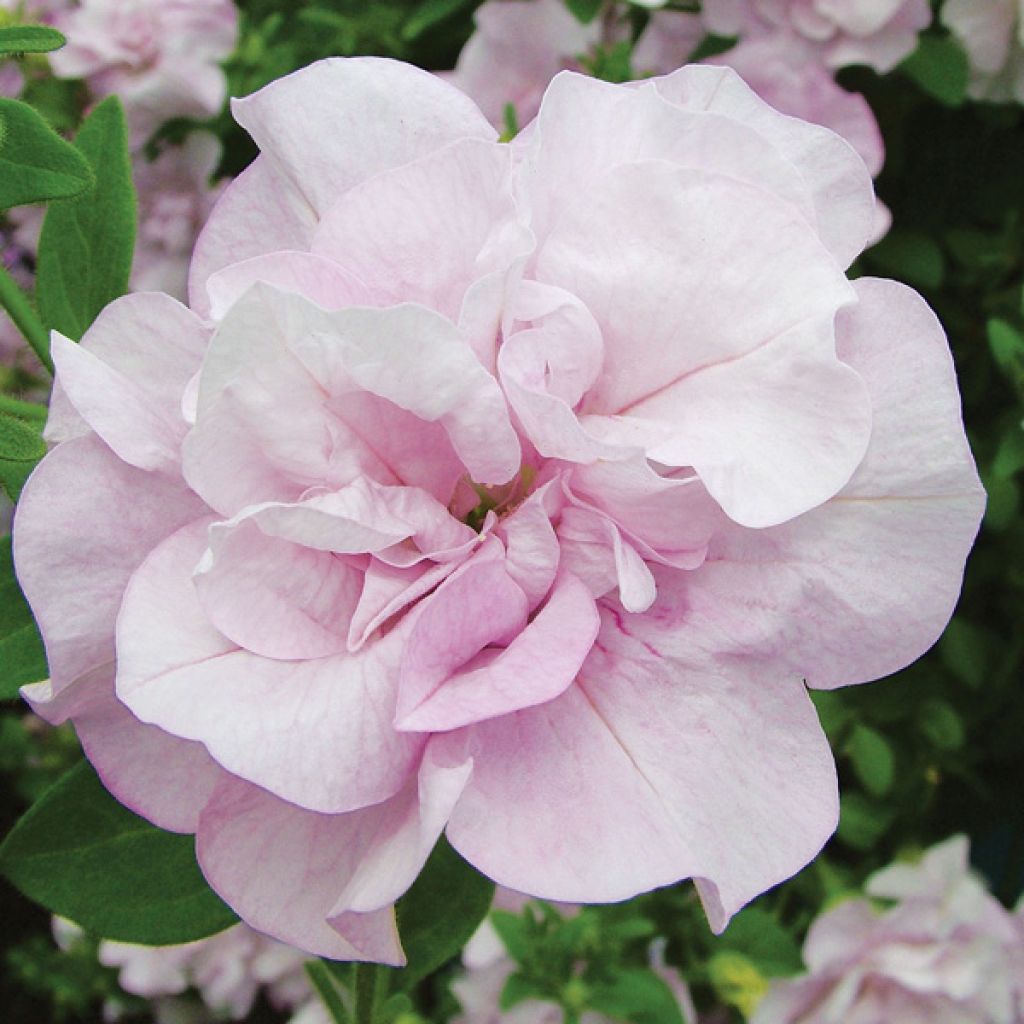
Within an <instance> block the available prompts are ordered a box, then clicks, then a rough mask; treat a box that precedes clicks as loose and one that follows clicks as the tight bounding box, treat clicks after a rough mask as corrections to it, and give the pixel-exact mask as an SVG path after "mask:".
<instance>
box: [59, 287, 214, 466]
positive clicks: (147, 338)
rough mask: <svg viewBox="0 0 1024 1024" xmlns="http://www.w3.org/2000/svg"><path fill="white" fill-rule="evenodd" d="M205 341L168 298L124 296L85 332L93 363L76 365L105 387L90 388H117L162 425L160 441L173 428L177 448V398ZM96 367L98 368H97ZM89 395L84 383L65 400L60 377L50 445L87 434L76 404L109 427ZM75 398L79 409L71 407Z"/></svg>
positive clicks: (197, 324) (194, 320)
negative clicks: (168, 429) (100, 418)
mask: <svg viewBox="0 0 1024 1024" xmlns="http://www.w3.org/2000/svg"><path fill="white" fill-rule="evenodd" d="M209 340H210V332H209V330H207V329H206V328H205V327H204V326H203V325H202V323H201V321H200V320H199V318H198V317H197V316H196V315H195V314H194V313H193V312H192V311H191V310H190V309H188V308H187V307H185V306H183V305H181V303H180V302H176V301H175V300H174V299H172V298H170V297H169V296H166V295H159V294H154V293H140V294H135V295H125V296H122V297H121V298H120V299H118V300H117V301H116V302H112V303H111V304H110V305H109V306H107V307H106V308H105V309H104V310H103V311H102V312H101V313H100V314H99V316H98V317H97V318H96V320H95V321H94V322H93V324H92V326H91V327H90V328H89V330H88V331H86V332H85V336H84V337H83V338H82V341H81V344H80V347H81V349H82V350H83V351H85V352H87V353H88V354H89V356H91V357H93V358H92V359H80V360H79V362H80V363H81V364H82V367H81V369H82V371H83V372H86V373H89V374H91V375H100V376H102V378H103V380H105V381H106V385H101V383H100V381H99V380H96V381H94V382H93V384H94V385H95V387H96V388H99V389H100V391H101V394H102V393H104V392H105V390H106V386H107V385H109V386H114V387H118V388H119V390H121V391H122V392H126V395H125V397H126V399H127V400H128V401H134V402H136V403H142V404H143V405H144V406H146V407H147V408H148V410H149V412H148V416H149V417H150V418H151V419H152V420H153V421H154V422H155V423H156V424H162V425H164V426H162V427H159V428H158V430H159V436H161V437H162V436H164V435H166V433H167V430H166V429H165V427H167V428H171V433H172V434H173V438H174V440H175V441H176V442H179V443H180V440H181V436H182V435H183V434H184V430H185V424H184V422H183V420H182V416H181V396H182V393H183V391H184V390H185V386H186V384H187V383H188V381H189V378H191V377H192V376H193V374H195V372H196V370H198V369H199V364H200V362H201V361H202V358H203V354H204V353H205V351H206V346H207V345H208V344H209ZM73 355H75V353H72V356H73ZM55 356H57V353H55ZM96 361H98V362H99V363H101V364H102V365H101V366H95V362H96ZM90 367H91V369H90ZM69 372H70V370H69ZM93 390H94V387H93V386H92V385H88V384H86V383H84V381H83V383H82V385H81V386H80V387H77V388H76V389H75V395H74V396H70V397H69V395H67V394H66V393H65V389H64V382H63V381H62V380H61V379H60V375H58V379H57V381H56V383H55V384H54V390H53V396H52V398H51V400H50V415H49V419H48V421H47V425H46V433H45V437H46V439H47V440H48V441H66V440H70V439H71V438H72V437H78V436H81V435H82V434H83V433H84V432H85V425H84V421H83V420H82V418H81V414H80V412H78V411H76V409H75V406H76V404H77V403H85V404H88V405H89V406H90V408H91V409H92V411H93V412H94V413H96V414H97V415H104V416H105V419H106V420H107V422H110V420H111V419H112V417H113V415H114V414H111V413H106V414H104V413H103V412H102V411H101V410H100V409H99V408H98V405H99V404H100V403H99V401H98V400H97V398H96V396H95V395H94V394H93V393H92V392H93ZM128 395H130V396H131V398H128ZM74 398H77V403H76V401H72V399H74ZM143 415H147V414H146V413H143ZM129 432H130V431H129ZM123 433H124V432H123V431H122V434H123ZM124 440H126V441H128V440H129V438H124ZM108 443H110V442H109V441H108ZM140 468H147V467H140Z"/></svg>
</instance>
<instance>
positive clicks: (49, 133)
mask: <svg viewBox="0 0 1024 1024" xmlns="http://www.w3.org/2000/svg"><path fill="white" fill-rule="evenodd" d="M94 181H95V179H94V177H93V173H92V169H91V168H90V167H89V164H88V161H86V159H85V158H84V157H83V156H82V154H81V153H79V152H78V150H77V149H75V147H74V146H72V145H71V143H70V142H65V141H64V140H63V139H62V138H61V137H60V136H59V135H58V134H57V133H56V132H55V131H54V130H53V129H52V128H51V127H50V126H49V125H48V124H47V123H46V122H45V121H44V120H43V119H42V117H40V116H39V114H37V113H36V112H35V111H34V110H33V109H32V108H31V107H30V106H29V105H28V104H27V103H21V102H20V101H18V100H12V99H6V98H0V210H9V209H10V208H11V207H12V206H23V205H25V204H26V203H43V202H46V201H47V200H48V199H68V198H70V197H71V196H77V195H80V194H81V193H83V192H85V191H86V190H87V189H88V188H90V187H91V186H92V185H93V183H94Z"/></svg>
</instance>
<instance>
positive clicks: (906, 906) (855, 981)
mask: <svg viewBox="0 0 1024 1024" xmlns="http://www.w3.org/2000/svg"><path fill="white" fill-rule="evenodd" d="M967 855H968V844H967V839H966V838H965V837H963V836H955V837H953V838H952V839H949V840H947V841H946V842H944V843H940V844H939V845H938V846H935V847H932V849H931V850H929V851H928V852H927V853H926V854H925V856H924V858H923V860H922V861H921V863H920V864H919V865H910V864H894V865H892V866H891V867H888V868H886V869H884V870H883V871H880V872H877V873H876V874H875V875H873V876H872V877H871V878H870V879H869V880H868V883H867V885H866V887H865V888H866V890H867V893H868V895H869V896H871V897H874V898H875V899H882V900H895V901H897V902H896V905H895V906H893V907H892V908H891V909H888V910H885V911H884V912H880V911H878V910H876V909H875V907H873V906H872V904H871V903H870V902H868V901H867V900H849V901H847V902H845V903H841V904H840V905H839V906H837V907H836V908H835V909H833V910H830V911H828V912H826V913H825V914H823V915H822V916H821V917H819V918H818V919H817V920H816V921H815V922H814V924H812V925H811V930H810V932H809V933H808V935H807V941H806V943H805V944H804V962H805V963H806V965H807V968H808V974H806V975H804V976H802V977H800V978H795V979H792V980H786V981H776V982H774V983H773V985H772V988H771V989H770V990H769V993H768V995H767V996H765V998H764V1000H763V1001H762V1003H761V1004H760V1005H759V1006H758V1008H757V1010H756V1012H755V1013H754V1016H753V1018H752V1020H751V1024H833V1022H838V1021H842V1022H843V1024H876V1022H879V1021H886V1022H888V1021H899V1022H900V1024H1015V1022H1016V1021H1019V1020H1021V1019H1022V1014H1024V937H1022V935H1021V933H1020V930H1019V929H1018V928H1017V927H1016V925H1015V922H1014V920H1013V918H1012V917H1011V915H1010V914H1009V913H1008V912H1007V911H1006V910H1005V908H1004V907H1003V906H1002V905H1001V904H1000V903H999V902H998V901H997V900H995V899H994V898H993V897H992V896H991V895H990V894H989V892H988V891H987V890H986V889H985V886H984V885H983V884H982V882H981V881H980V880H978V879H977V878H975V877H974V876H973V875H972V874H970V873H969V871H968V863H967Z"/></svg>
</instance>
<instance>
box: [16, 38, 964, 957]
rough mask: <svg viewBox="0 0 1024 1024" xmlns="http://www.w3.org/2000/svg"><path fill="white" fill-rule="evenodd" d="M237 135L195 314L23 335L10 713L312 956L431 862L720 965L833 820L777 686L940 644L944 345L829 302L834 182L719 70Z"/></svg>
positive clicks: (906, 318) (434, 83) (798, 715)
mask: <svg viewBox="0 0 1024 1024" xmlns="http://www.w3.org/2000/svg"><path fill="white" fill-rule="evenodd" d="M235 115H236V117H237V118H238V120H239V121H240V122H241V124H242V125H243V126H244V127H245V128H246V130H247V131H248V132H249V133H250V134H251V135H252V137H253V138H254V139H255V141H256V142H257V144H258V145H259V147H260V150H261V155H260V156H259V157H258V158H257V159H256V161H255V162H254V163H253V164H252V165H251V166H250V167H249V168H248V169H247V170H246V171H245V172H244V173H243V174H242V175H241V176H240V177H239V178H238V179H237V180H236V181H235V182H234V183H233V184H232V185H231V186H230V187H229V188H228V190H227V191H226V193H225V194H224V196H223V197H222V198H221V200H220V201H219V203H218V204H217V206H216V207H215V209H214V211H213V214H212V216H211V218H210V220H209V223H208V224H207V227H206V229H205V232H204V233H203V235H202V237H201V238H200V241H199V243H198V245H197V248H196V252H195V256H194V259H193V263H192V269H191V285H190V290H191V308H187V307H185V306H183V305H181V304H179V303H177V302H175V301H174V300H172V299H170V298H168V297H167V296H163V295H160V294H156V293H144V294H135V295H130V296H127V297H125V298H122V299H119V300H118V301H117V302H116V303H114V304H112V305H111V306H110V307H108V308H107V309H106V310H105V311H104V312H103V313H102V314H101V316H100V317H99V319H98V320H97V321H96V323H95V324H94V325H93V327H92V329H91V330H90V331H89V332H88V334H87V335H86V337H85V339H84V340H83V342H82V344H81V345H80V346H76V345H74V344H72V343H71V342H69V341H67V340H66V339H62V338H60V337H55V340H54V346H53V353H54V359H55V362H56V364H57V367H58V375H57V387H56V390H55V393H54V397H53V401H52V405H51V415H50V421H49V425H48V436H49V438H50V439H51V440H52V441H54V442H57V444H56V447H55V448H54V449H53V451H52V452H51V453H50V454H49V455H48V456H47V457H46V459H45V460H44V462H43V463H42V465H41V466H40V467H39V469H38V470H37V471H36V473H35V474H34V476H33V477H32V479H31V480H30V481H29V483H28V485H27V487H26V489H25V492H24V495H23V498H22V501H21V504H20V507H19V509H18V513H17V518H16V524H15V557H16V560H17V565H18V570H19V575H20V578H21V581H22V585H23V587H24V590H25V593H26V595H27V596H28V598H29V601H30V602H31V604H32V607H33V610H34V612H35V614H36V617H37V620H38V622H39V624H40V627H41V629H42V631H43V634H44V638H45V640H46V645H47V653H48V656H49V662H50V669H51V679H50V680H49V681H48V682H46V683H41V684H36V685H35V686H32V687H28V688H26V695H27V696H28V698H29V699H30V701H31V702H32V704H33V706H34V707H35V709H36V710H37V711H38V712H39V713H40V714H42V715H44V716H45V717H47V718H48V719H49V720H51V721H61V720H64V719H66V718H68V717H70V718H72V719H73V721H74V722H75V726H76V728H77V730H78V732H79V735H80V737H81V739H82V743H83V745H84V747H85V750H86V753H87V754H88V756H89V758H90V759H91V760H92V762H93V763H94V765H95V766H96V768H97V770H98V771H99V773H100V775H101V776H102V778H103V779H104V781H105V783H106V784H107V786H108V787H109V788H110V789H111V790H112V792H114V794H115V795H116V796H117V797H118V798H119V799H121V800H122V801H123V802H124V803H126V804H127V805H128V806H130V807H132V808H133V809H135V810H136V811H138V812H139V813H140V814H143V815H145V816H146V817H147V818H150V819H151V820H152V821H154V822H156V823H157V824H158V825H160V826H162V827H165V828H169V829H173V830H177V831H183V832H195V833H196V835H197V850H198V856H199V860H200V864H201V866H202V868H203V871H204V873H205V874H206V876H207V878H208V879H209V881H210V883H211V884H212V885H213V887H214V888H215V889H216V890H217V891H218V892H219V893H220V894H221V895H222V896H223V898H224V899H225V900H226V901H227V902H228V903H230V904H231V905H232V906H233V907H234V908H235V909H236V910H237V911H238V913H239V914H240V915H241V916H242V917H243V918H244V919H245V920H246V921H247V922H248V923H249V924H251V925H252V926H253V927H255V928H257V929H259V930H261V931H264V932H267V933H269V934H271V935H273V936H275V937H277V938H280V939H282V940H283V941H286V942H288V943H291V944H293V945H297V946H299V947H301V948H302V949H305V950H308V951H310V952H312V953H316V954H321V955H325V956H329V957H335V958H342V959H344V958H355V959H369V960H378V961H382V962H387V963H398V962H401V960H402V952H401V947H400V944H399V939H398V935H397V932H396V929H395V924H394V915H393V911H392V904H393V902H394V900H395V899H396V898H397V897H398V896H400V895H401V894H402V892H404V890H405V889H406V888H407V887H408V886H409V885H410V884H411V882H412V881H413V880H414V878H415V877H416V875H417V873H418V871H419V869H420V868H421V866H422V864H423V862H424V860H425V858H426V857H427V855H428V853H429V851H430V850H431V848H432V847H433V846H434V844H435V843H436V841H437V839H438V837H439V836H440V835H441V833H442V831H444V832H445V833H446V834H447V837H448V839H449V841H450V842H451V843H452V844H453V845H454V847H455V848H456V849H457V850H458V851H459V852H460V853H461V854H462V855H463V856H464V857H466V858H467V859H468V860H469V861H470V862H472V863H473V864H474V865H476V867H477V868H479V869H480V870H481V871H482V872H484V873H486V874H487V875H489V876H491V877H492V878H494V879H495V880H497V881H498V882H500V883H501V884H503V885H505V886H508V887H510V888H513V889H516V890H519V891H521V892H525V893H529V894H531V895H534V896H539V897H543V898H548V899H553V900H561V901H589V902H600V901H608V900H620V899H624V898H627V897H629V896H632V895H633V894H635V893H638V892H641V891H644V890H648V889H651V888H654V887H656V886H662V885H667V884H670V883H673V882H675V881H677V880H679V879H681V878H686V877H693V878H695V879H696V882H697V886H698V889H699V892H700V894H701V898H702V900H703V902H704V905H705V908H706V910H707V913H708V916H709V919H710V921H711V924H712V926H713V927H714V928H716V929H721V928H722V927H724V926H725V924H726V922H727V921H728V919H729V916H730V915H731V914H733V913H735V912H736V910H737V909H738V908H739V907H741V906H742V905H743V904H744V903H746V902H747V901H748V900H750V899H752V898H753V897H754V896H756V895H757V894H758V893H760V892H762V891H764V890H765V889H766V888H768V887H770V886H772V885H774V884H776V883H777V882H779V881H781V880H782V879H783V878H786V877H788V876H789V875H790V874H792V873H793V872H795V871H797V870H798V869H799V868H800V867H802V866H803V865H804V864H805V863H807V861H808V860H810V859H811V858H812V857H813V856H814V855H815V854H816V853H817V851H818V849H819V848H820V847H821V845H822V843H823V842H824V841H825V840H826V839H827V837H828V836H829V835H830V833H831V832H832V830H833V828H834V827H835V823H836V815H837V796H836V777H835V768H834V765H833V761H832V757H831V754H830V751H829V748H828V744H827V742H826V740H825V737H824V735H823V733H822V731H821V728H820V726H819V724H818V721H817V717H816V715H815V712H814V708H813V705H812V704H811V701H810V699H809V697H808V694H807V690H806V685H810V686H813V687H822V688H828V687H835V686H841V685H845V684H848V683H857V682H863V681H865V680H869V679H874V678H877V677H879V676H883V675H886V674H888V673H890V672H893V671H895V670H896V669H898V668H900V667H902V666H903V665H905V664H907V663H908V662H910V661H912V660H913V659H914V658H916V657H917V656H918V655H920V654H921V653H922V652H923V651H924V650H925V649H926V648H927V647H928V646H929V645H930V644H931V643H932V642H933V641H934V640H935V638H936V637H937V636H938V634H939V633H940V632H941V630H942V628H943V626H944V625H945V623H946V621H947V619H948V617H949V615H950V613H951V610H952V607H953V604H954V602H955V600H956V597H957V593H958V590H959V586H960V578H961V572H962V568H963V563H964V559H965V557H966V555H967V552H968V550H969V548H970V545H971V542H972V540H973V538H974V534H975V532H976V529H977V526H978V521H979V518H980V515H981V511H982V507H983V500H984V499H983V492H982V490H981V487H980V484H979V482H978V479H977V475H976V473H975V469H974V465H973V462H972V459H971V456H970V452H969V450H968V447H967V443H966V440H965V438H964V433H963V427H962V425H961V421H960V411H959V397H958V393H957V388H956V382H955V377H954V373H953V366H952V363H951V360H950V355H949V350H948V348H947V345H946V341H945V338H944V336H943V333H942V330H941V328H940V326H939V324H938V322H937V320H936V319H935V317H934V315H933V314H932V313H931V311H930V310H929V309H928V308H927V307H926V305H925V304H924V303H923V301H922V300H921V299H920V298H919V297H918V296H917V295H916V294H915V293H914V292H912V291H910V290H909V289H907V288H905V287H903V286H901V285H898V284H895V283H893V282H888V281H881V280H863V279H862V280H859V281H857V282H855V283H852V284H851V283H850V282H849V281H848V280H847V278H846V276H845V274H844V270H845V268H846V267H847V266H848V265H849V263H850V262H851V261H852V260H853V259H854V258H855V257H856V255H857V254H858V253H859V252H860V251H861V249H862V248H863V246H864V244H865V241H866V239H867V238H868V237H869V235H870V234H871V231H872V221H873V216H874V210H875V204H874V196H873V193H872V188H871V180H870V176H869V174H868V171H867V169H866V168H865V167H864V164H863V163H862V161H861V160H860V159H859V158H858V157H857V155H856V154H855V153H854V151H853V150H852V149H850V147H849V146H848V145H847V144H846V143H845V142H843V141H842V140H841V139H840V138H839V137H838V136H835V135H833V134H832V133H831V132H829V131H828V130H826V129H824V128H820V127H818V126H815V125H810V124H806V123H804V122H800V121H796V120H794V119H791V118H788V117H784V116H783V115H781V114H778V113H777V112H775V111H774V110H773V109H772V108H770V107H768V106H767V105H766V104H765V103H763V102H762V101H760V100H759V99H758V98H757V97H756V96H755V95H754V94H753V93H752V92H751V91H750V90H749V89H748V88H747V87H746V86H745V85H744V84H743V83H742V82H741V81H740V79H739V78H738V77H737V76H736V75H735V74H734V73H733V72H732V71H730V70H728V69H725V68H713V67H690V68H685V69H683V70H681V71H679V72H676V73H675V74H672V75H669V76H667V77H664V78H660V79H654V80H651V81H648V82H644V83H640V84H633V85H629V86H614V85H608V84H605V83H601V82H598V81H595V80H592V79H588V78H584V77H581V76H578V75H575V74H572V73H568V72H567V73H563V74H561V75H559V76H558V77H557V78H556V79H555V80H554V82H553V83H552V84H551V86H550V88H549V89H548V91H547V94H546V95H545V98H544V101H543V104H542V106H541V110H540V113H539V115H538V117H537V119H536V120H535V121H534V122H533V123H532V124H531V125H529V126H528V127H527V128H526V129H525V130H524V131H523V132H522V133H521V134H520V135H519V136H518V137H517V138H516V139H515V140H514V141H513V142H512V143H511V144H502V143H499V142H498V141H497V140H496V133H495V130H494V129H493V128H492V127H491V125H490V124H489V123H488V121H487V120H486V119H485V118H484V116H483V115H482V114H481V113H480V112H479V111H478V110H477V108H476V107H475V106H474V105H473V104H472V102H471V101H470V100H469V99H468V98H466V97H465V96H463V95H462V94H461V93H460V92H458V91H457V90H456V89H455V88H454V87H452V86H450V85H448V84H446V83H445V82H442V81H441V80H439V79H438V78H435V77H433V76H430V75H428V74H426V73H425V72H421V71H418V70H416V69H414V68H411V67H408V66H405V65H402V64H397V63H394V62H390V61H385V60H378V59H372V58H360V59H353V60H332V61H326V62H322V63H319V64H315V65H313V66H311V67H309V68H307V69H305V70H303V71H300V72H298V73H296V74H294V75H291V76H289V77H287V78H285V79H282V80H280V81H278V82H276V83H274V84H272V85H270V86H268V87H267V88H265V89H263V90H262V91H261V92H259V93H257V94H255V95H254V96H251V97H249V98H247V99H245V100H241V101H238V102H237V103H236V105H235Z"/></svg>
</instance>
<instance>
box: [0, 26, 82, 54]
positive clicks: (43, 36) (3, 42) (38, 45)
mask: <svg viewBox="0 0 1024 1024" xmlns="http://www.w3.org/2000/svg"><path fill="white" fill-rule="evenodd" d="M66 42H67V40H66V39H65V38H64V36H63V35H61V33H60V32H58V31H57V30H56V29H55V28H50V26H49V25H10V26H9V27H7V28H0V55H5V54H8V53H49V52H50V51H51V50H59V49H60V48H61V47H62V46H63V45H64V44H65V43H66Z"/></svg>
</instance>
